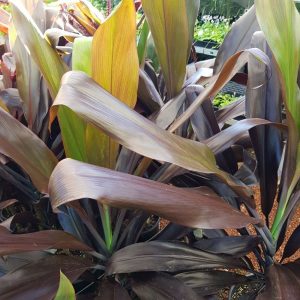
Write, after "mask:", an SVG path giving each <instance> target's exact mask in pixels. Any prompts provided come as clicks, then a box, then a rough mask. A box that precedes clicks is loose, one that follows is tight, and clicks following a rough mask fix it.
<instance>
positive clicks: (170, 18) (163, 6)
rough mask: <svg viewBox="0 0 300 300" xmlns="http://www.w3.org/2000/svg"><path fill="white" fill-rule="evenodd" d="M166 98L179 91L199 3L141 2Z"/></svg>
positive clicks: (195, 0) (185, 0)
mask: <svg viewBox="0 0 300 300" xmlns="http://www.w3.org/2000/svg"><path fill="white" fill-rule="evenodd" d="M142 5H143V10H144V13H145V15H146V18H147V21H148V24H149V27H150V31H151V34H152V36H153V39H154V43H155V48H156V52H157V55H158V58H159V62H160V65H161V68H162V71H163V74H164V78H165V81H166V86H167V90H168V96H169V98H172V97H174V96H176V94H177V93H178V92H179V91H180V90H181V88H182V85H183V82H184V77H185V72H186V63H187V61H188V58H189V55H190V50H191V45H192V40H193V33H194V25H195V21H196V18H197V16H198V10H199V6H200V0H157V1H153V0H143V1H142Z"/></svg>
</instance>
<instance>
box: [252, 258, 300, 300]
mask: <svg viewBox="0 0 300 300" xmlns="http://www.w3.org/2000/svg"><path fill="white" fill-rule="evenodd" d="M294 267H295V269H294ZM296 270H297V271H296ZM295 271H296V272H295ZM299 295H300V277H299V262H294V263H290V264H287V265H273V266H271V267H270V269H269V270H268V273H267V280H266V288H265V290H264V291H263V293H262V294H259V295H258V297H257V298H256V299H257V300H270V299H276V300H277V299H278V300H286V299H289V300H297V299H299Z"/></svg>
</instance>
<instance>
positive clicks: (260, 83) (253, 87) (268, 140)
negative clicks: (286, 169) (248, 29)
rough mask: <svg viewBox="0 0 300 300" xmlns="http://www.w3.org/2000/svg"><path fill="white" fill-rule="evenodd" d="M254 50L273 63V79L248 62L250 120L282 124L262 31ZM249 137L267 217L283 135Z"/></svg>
mask: <svg viewBox="0 0 300 300" xmlns="http://www.w3.org/2000/svg"><path fill="white" fill-rule="evenodd" d="M251 46H252V47H256V48H259V49H261V50H263V51H264V52H265V53H266V54H267V55H268V56H269V58H270V61H271V65H270V68H271V76H269V74H268V73H267V68H266V66H265V65H264V64H263V63H261V62H259V61H257V60H255V59H253V58H252V57H251V58H250V60H249V63H248V87H247V92H246V116H247V118H263V119H266V120H268V121H271V122H277V123H280V122H281V120H282V95H281V90H280V81H279V77H278V74H277V68H276V63H275V61H274V58H273V55H272V53H271V50H270V48H269V46H268V45H267V42H266V39H265V36H264V34H263V33H262V32H256V33H255V34H254V35H253V38H252V42H251ZM250 137H251V141H252V144H253V148H254V151H255V154H256V159H257V162H258V177H259V183H260V192H261V205H262V211H263V213H264V214H265V216H266V220H267V223H268V216H269V213H270V211H271V210H272V207H273V202H274V199H275V196H276V194H277V191H278V187H277V182H278V178H277V170H278V167H279V164H280V160H281V155H282V134H281V132H280V130H278V129H277V128H274V127H270V126H262V127H259V128H254V129H251V130H250Z"/></svg>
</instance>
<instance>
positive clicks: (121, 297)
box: [96, 280, 131, 300]
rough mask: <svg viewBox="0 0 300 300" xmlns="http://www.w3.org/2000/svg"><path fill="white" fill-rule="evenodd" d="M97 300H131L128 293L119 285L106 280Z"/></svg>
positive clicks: (102, 284)
mask: <svg viewBox="0 0 300 300" xmlns="http://www.w3.org/2000/svg"><path fill="white" fill-rule="evenodd" d="M96 299H97V300H130V299H131V298H130V297H129V295H128V293H127V291H126V289H125V288H123V287H122V286H121V285H120V284H119V283H117V282H115V281H113V282H111V281H108V280H104V281H102V282H101V285H100V288H99V295H98V296H97V298H96Z"/></svg>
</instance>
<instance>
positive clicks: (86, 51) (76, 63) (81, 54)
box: [68, 37, 108, 166]
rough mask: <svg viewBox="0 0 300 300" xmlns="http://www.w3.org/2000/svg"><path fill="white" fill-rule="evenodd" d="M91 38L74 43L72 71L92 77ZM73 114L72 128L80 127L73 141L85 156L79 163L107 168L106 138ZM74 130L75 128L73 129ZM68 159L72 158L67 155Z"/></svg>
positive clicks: (83, 38) (82, 38)
mask: <svg viewBox="0 0 300 300" xmlns="http://www.w3.org/2000/svg"><path fill="white" fill-rule="evenodd" d="M92 40H93V38H92V37H81V38H77V39H75V41H74V45H73V57H72V69H73V70H74V71H83V72H85V73H86V74H87V75H89V76H92ZM72 114H74V122H75V124H74V126H80V127H81V128H82V130H81V131H78V130H77V131H73V133H74V134H75V136H74V141H76V142H77V149H81V152H82V153H84V154H85V157H84V159H80V160H81V161H85V162H89V163H91V164H95V165H101V166H108V161H107V160H106V157H105V149H104V147H105V145H106V142H107V140H108V138H107V136H106V135H105V134H104V133H103V132H101V131H100V130H99V129H97V128H95V127H94V125H92V124H86V122H85V121H84V120H82V119H81V118H79V117H78V116H77V115H76V114H75V113H73V112H72ZM74 128H75V127H74ZM68 157H72V156H71V155H69V156H68Z"/></svg>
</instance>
